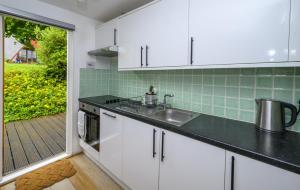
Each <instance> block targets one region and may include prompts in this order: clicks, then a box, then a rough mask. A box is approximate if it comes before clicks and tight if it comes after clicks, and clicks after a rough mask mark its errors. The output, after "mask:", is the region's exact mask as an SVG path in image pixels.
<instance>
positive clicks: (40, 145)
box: [22, 120, 53, 159]
mask: <svg viewBox="0 0 300 190" xmlns="http://www.w3.org/2000/svg"><path fill="white" fill-rule="evenodd" d="M22 124H23V126H24V129H25V130H26V131H27V134H29V136H30V138H31V140H32V142H33V143H34V145H35V147H36V149H37V151H38V153H39V154H40V156H41V158H42V159H45V158H48V157H50V156H52V155H53V154H52V152H51V151H50V149H49V148H48V146H47V145H46V143H45V142H44V141H43V139H42V138H41V137H40V135H39V134H38V133H37V132H36V131H35V130H34V129H33V127H32V125H31V123H30V121H26V120H24V121H22Z"/></svg>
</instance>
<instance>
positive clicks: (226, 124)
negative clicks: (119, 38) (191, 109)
mask: <svg viewBox="0 0 300 190" xmlns="http://www.w3.org/2000/svg"><path fill="white" fill-rule="evenodd" d="M101 98H102V97H101V96H99V97H88V98H81V99H79V101H81V102H85V103H89V104H92V105H95V106H98V107H100V108H104V109H107V110H109V111H112V112H115V113H118V114H121V115H124V116H127V117H130V118H133V119H136V120H139V121H142V122H145V123H148V124H151V125H154V126H156V127H159V128H163V129H166V130H169V131H172V132H175V133H178V134H181V135H184V136H187V137H190V138H193V139H196V140H199V141H202V142H206V143H208V144H211V145H214V146H217V147H220V148H224V149H226V150H228V151H232V152H235V153H238V154H241V155H244V156H247V157H250V158H253V159H256V160H259V161H262V162H265V163H268V164H271V165H274V166H277V167H280V168H282V169H286V170H289V171H291V172H295V173H297V174H300V133H296V132H290V131H287V132H285V133H282V134H278V133H270V132H265V131H261V130H258V129H257V128H256V127H255V125H254V124H251V123H246V122H241V121H235V120H230V119H225V118H221V117H216V116H210V115H205V114H201V115H200V116H199V117H197V118H195V119H193V120H192V121H190V122H188V123H186V124H185V125H183V126H181V127H178V126H175V125H172V124H168V123H165V122H161V121H157V120H154V119H151V118H148V117H145V116H141V115H137V114H133V113H130V112H126V111H122V110H119V109H116V108H115V107H116V104H105V103H99V102H101V101H99V100H101ZM95 100H98V101H95Z"/></svg>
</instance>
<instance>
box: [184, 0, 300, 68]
mask: <svg viewBox="0 0 300 190" xmlns="http://www.w3.org/2000/svg"><path fill="white" fill-rule="evenodd" d="M294 1H297V0H294ZM189 10H190V11H189V13H190V16H189V28H190V31H189V32H190V41H191V38H193V40H194V42H193V43H192V44H191V42H190V49H189V51H190V53H191V52H192V53H191V54H192V59H193V65H220V64H238V63H261V62H279V61H288V37H289V15H290V0H263V1H262V0H227V1H224V0H190V9H189ZM298 12H299V11H298ZM297 26H298V25H297ZM298 44H299V43H298ZM191 47H193V48H191Z"/></svg>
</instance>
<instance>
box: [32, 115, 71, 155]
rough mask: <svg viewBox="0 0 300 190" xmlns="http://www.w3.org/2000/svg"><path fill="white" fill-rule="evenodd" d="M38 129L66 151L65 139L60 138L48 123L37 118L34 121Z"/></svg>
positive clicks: (43, 119)
mask: <svg viewBox="0 0 300 190" xmlns="http://www.w3.org/2000/svg"><path fill="white" fill-rule="evenodd" d="M35 121H36V122H37V124H38V125H39V126H40V128H43V129H44V131H46V132H47V134H48V135H49V136H50V137H51V138H52V139H53V140H54V141H55V142H56V143H57V144H58V145H59V146H60V148H62V150H66V139H64V138H63V137H61V136H60V135H59V133H58V132H57V131H56V130H55V129H53V126H51V125H50V123H48V122H46V121H45V118H37V119H36V120H35Z"/></svg>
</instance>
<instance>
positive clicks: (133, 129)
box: [123, 118, 225, 190]
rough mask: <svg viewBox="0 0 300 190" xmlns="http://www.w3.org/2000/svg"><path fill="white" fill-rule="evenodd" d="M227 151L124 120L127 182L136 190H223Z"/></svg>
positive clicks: (124, 178) (125, 181)
mask: <svg viewBox="0 0 300 190" xmlns="http://www.w3.org/2000/svg"><path fill="white" fill-rule="evenodd" d="M224 171H225V151H224V150H222V149H219V148H216V147H213V146H211V145H208V144H205V143H201V142H199V141H196V140H193V139H190V138H187V137H184V136H182V135H178V134H176V133H173V132H169V131H165V130H161V129H158V128H156V127H153V126H151V125H148V124H145V123H142V122H139V121H136V120H133V119H129V118H124V126H123V181H124V183H125V184H126V185H128V186H129V187H130V188H131V189H133V190H140V189H141V190H155V189H160V190H177V189H178V190H182V189H189V190H198V189H205V190H223V189H224Z"/></svg>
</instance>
